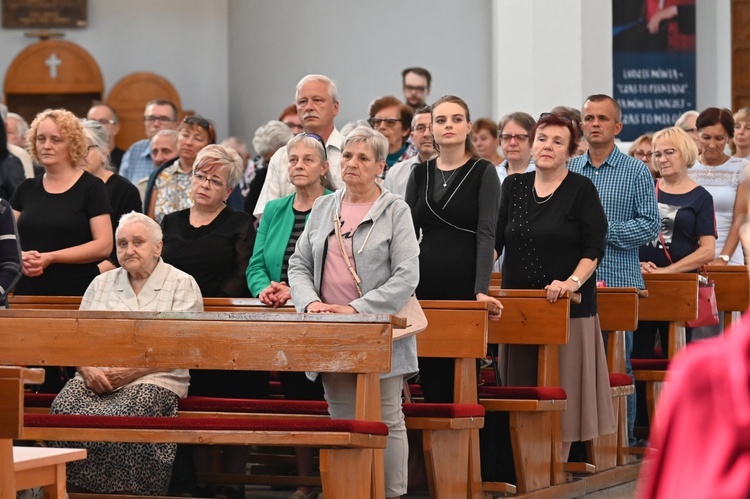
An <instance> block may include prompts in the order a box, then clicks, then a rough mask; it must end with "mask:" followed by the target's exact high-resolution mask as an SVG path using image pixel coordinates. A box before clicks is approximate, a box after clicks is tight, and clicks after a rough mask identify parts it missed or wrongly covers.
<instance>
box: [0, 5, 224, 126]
mask: <svg viewBox="0 0 750 499" xmlns="http://www.w3.org/2000/svg"><path fill="white" fill-rule="evenodd" d="M88 10H89V27H88V28H86V29H79V30H75V29H68V30H62V31H64V33H65V38H64V39H65V40H68V41H71V42H73V43H76V44H78V45H80V46H82V47H83V48H84V49H86V50H87V51H88V52H89V53H90V54H91V55H92V56H93V57H94V59H96V61H97V63H98V64H99V67H100V68H101V71H102V75H103V76H104V85H105V92H107V91H109V89H110V88H112V86H114V84H115V83H117V81H118V80H120V78H122V77H123V76H126V75H128V74H130V73H134V72H137V71H150V72H153V73H157V74H159V75H161V76H163V77H165V78H166V79H167V80H169V81H170V82H171V83H172V85H174V86H175V88H177V91H178V92H179V93H180V98H181V99H182V105H183V107H184V108H185V109H191V110H194V111H195V112H197V113H200V114H203V115H205V116H206V117H209V118H211V119H213V120H215V121H216V124H217V127H218V133H219V135H220V136H222V135H224V134H226V132H227V130H228V123H229V84H228V77H229V76H228V73H229V70H228V60H229V59H228V57H229V56H228V51H227V29H226V25H227V17H228V12H227V0H211V1H204V0H158V1H154V0H127V1H123V0H96V1H90V2H88ZM36 41H37V40H36V39H34V38H25V37H24V30H17V29H12V30H11V29H3V30H0V82H4V81H5V71H6V70H7V68H8V66H9V65H10V63H11V61H12V60H13V59H14V58H15V57H16V56H17V55H18V53H19V52H20V51H21V50H23V49H24V48H26V47H27V46H29V45H31V44H33V43H35V42H36Z"/></svg>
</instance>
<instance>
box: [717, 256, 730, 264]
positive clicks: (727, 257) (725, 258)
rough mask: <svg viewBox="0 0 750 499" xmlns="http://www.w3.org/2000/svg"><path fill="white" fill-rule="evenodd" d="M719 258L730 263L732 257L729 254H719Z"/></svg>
mask: <svg viewBox="0 0 750 499" xmlns="http://www.w3.org/2000/svg"><path fill="white" fill-rule="evenodd" d="M719 258H721V259H722V260H724V261H725V262H726V263H729V258H730V257H729V255H719Z"/></svg>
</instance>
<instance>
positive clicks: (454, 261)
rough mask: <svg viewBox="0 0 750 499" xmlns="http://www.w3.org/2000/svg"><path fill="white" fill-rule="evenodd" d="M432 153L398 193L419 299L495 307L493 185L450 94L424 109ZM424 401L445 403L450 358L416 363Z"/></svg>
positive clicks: (461, 105)
mask: <svg viewBox="0 0 750 499" xmlns="http://www.w3.org/2000/svg"><path fill="white" fill-rule="evenodd" d="M431 127H432V134H433V137H434V140H435V149H436V150H437V151H438V156H437V157H436V158H434V159H430V160H428V161H426V162H424V163H420V164H419V165H417V166H415V167H414V170H413V171H412V176H411V178H410V179H409V183H408V185H407V188H406V202H407V203H408V204H409V206H410V207H411V211H412V217H413V219H414V225H415V229H416V231H417V236H418V237H419V238H420V241H421V242H420V255H419V285H418V286H417V291H416V294H417V297H418V298H419V299H421V300H479V301H486V302H491V303H494V304H496V305H498V306H501V305H500V302H499V301H497V300H496V299H494V298H492V297H490V296H488V295H487V293H488V291H489V286H490V276H491V274H492V263H493V260H494V255H493V248H494V245H495V228H496V224H497V213H498V208H499V206H500V181H499V179H498V177H497V172H496V170H495V166H494V165H493V164H492V163H490V162H489V161H487V160H485V159H481V158H479V156H478V155H477V153H476V151H475V150H474V147H473V146H472V144H471V127H472V124H471V118H470V117H469V108H468V106H467V105H466V103H465V102H464V101H463V100H461V99H460V98H458V97H454V96H451V95H447V96H444V97H441V98H440V99H439V100H438V101H437V102H436V103H435V104H434V105H433V106H432V124H431ZM419 370H420V379H421V384H422V389H423V391H424V396H425V400H426V401H428V402H450V401H452V400H453V361H452V360H450V359H428V358H420V359H419Z"/></svg>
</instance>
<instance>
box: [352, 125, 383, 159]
mask: <svg viewBox="0 0 750 499" xmlns="http://www.w3.org/2000/svg"><path fill="white" fill-rule="evenodd" d="M359 143H363V144H366V145H368V146H370V149H372V152H373V153H374V154H375V161H385V158H386V157H387V156H388V139H386V138H385V136H384V135H383V134H382V133H380V132H378V131H377V130H373V129H372V128H370V127H369V126H358V127H356V128H354V130H352V131H351V132H349V135H347V136H346V138H345V139H344V147H343V148H344V149H346V147H347V146H348V145H350V144H359Z"/></svg>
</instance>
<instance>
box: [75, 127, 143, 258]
mask: <svg viewBox="0 0 750 499" xmlns="http://www.w3.org/2000/svg"><path fill="white" fill-rule="evenodd" d="M83 133H84V134H85V135H86V140H87V142H88V152H87V153H86V156H84V157H83V159H82V160H81V162H80V163H79V165H78V166H80V167H81V168H83V169H84V170H86V171H87V172H89V173H90V174H92V175H93V176H95V177H97V178H99V179H100V180H101V181H102V182H104V187H106V189H107V197H108V198H109V204H110V206H112V213H111V218H112V227H117V224H118V223H119V222H120V217H121V216H123V215H124V214H126V213H130V212H131V211H135V212H138V213H140V212H141V211H142V209H141V208H142V205H141V195H140V194H139V193H138V188H136V186H134V185H133V184H131V183H130V180H128V179H126V178H125V177H121V176H120V175H118V174H116V173H115V172H114V171H112V164H111V163H110V159H109V135H108V134H107V130H106V129H105V128H104V126H103V125H102V124H101V123H99V122H98V121H94V120H84V121H83ZM113 234H114V232H113ZM119 266H120V264H119V262H118V261H117V250H116V249H114V248H113V249H112V253H111V254H110V256H109V258H108V259H106V260H103V261H101V262H99V272H102V273H104V272H106V271H108V270H112V269H114V268H117V267H119Z"/></svg>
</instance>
